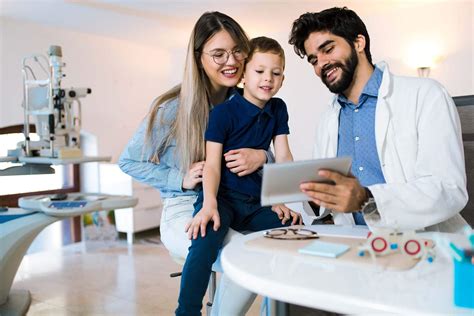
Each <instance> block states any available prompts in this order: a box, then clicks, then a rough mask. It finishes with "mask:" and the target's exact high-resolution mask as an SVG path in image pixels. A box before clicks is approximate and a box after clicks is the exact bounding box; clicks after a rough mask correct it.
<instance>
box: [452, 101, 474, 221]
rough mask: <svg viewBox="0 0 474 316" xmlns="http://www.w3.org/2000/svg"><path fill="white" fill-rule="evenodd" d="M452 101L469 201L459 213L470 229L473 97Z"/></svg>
mask: <svg viewBox="0 0 474 316" xmlns="http://www.w3.org/2000/svg"><path fill="white" fill-rule="evenodd" d="M453 99H454V103H455V104H456V107H457V110H458V113H459V118H460V119H461V129H462V139H463V143H464V158H465V161H466V175H467V192H468V194H469V201H468V202H467V205H466V207H464V209H463V210H462V211H461V215H462V217H464V219H465V220H466V221H467V222H468V224H469V225H471V227H474V95H467V96H459V97H454V98H453Z"/></svg>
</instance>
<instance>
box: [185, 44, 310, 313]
mask: <svg viewBox="0 0 474 316" xmlns="http://www.w3.org/2000/svg"><path fill="white" fill-rule="evenodd" d="M284 67H285V55H284V51H283V49H282V48H281V46H280V45H279V44H278V42H276V41H275V40H273V39H270V38H267V37H258V38H255V39H252V40H251V41H250V53H249V56H248V58H247V61H246V64H245V69H244V75H243V79H242V82H243V84H244V93H243V96H241V95H240V94H238V93H236V94H235V95H234V96H233V97H232V98H231V99H230V100H228V101H226V102H224V103H222V104H220V105H218V106H216V107H215V108H214V109H213V110H212V111H211V113H210V117H209V124H208V127H207V130H206V133H205V139H206V163H205V166H204V171H203V191H201V192H200V194H199V197H198V199H197V201H196V203H195V204H194V207H195V212H194V218H193V221H192V222H191V223H190V224H188V226H187V227H186V230H187V232H188V235H189V237H190V238H192V239H193V240H192V243H191V247H190V248H189V253H188V256H187V258H186V263H185V265H184V268H183V275H182V278H181V289H180V295H179V300H178V303H179V307H178V309H177V311H176V313H177V315H180V314H188V315H191V314H192V315H194V313H195V312H196V311H199V310H200V309H201V307H202V299H203V297H204V294H205V292H206V287H207V283H208V281H209V277H210V274H211V267H212V264H213V263H214V261H215V260H216V258H217V255H218V252H219V249H220V248H221V247H222V245H223V242H224V237H225V235H226V234H227V232H228V230H229V227H232V228H233V229H235V230H237V231H259V230H265V229H270V228H275V227H282V226H288V225H290V224H296V223H297V222H298V223H301V217H300V216H299V214H297V213H295V212H292V211H290V210H289V209H287V208H286V207H285V206H284V205H275V206H273V207H272V208H270V207H262V206H261V205H260V191H261V184H262V178H261V174H260V173H259V172H254V173H252V174H249V175H246V176H241V177H240V176H238V174H236V173H233V172H232V171H230V170H229V168H226V167H225V160H223V153H224V152H228V151H229V150H232V149H236V148H254V149H268V148H269V146H270V143H271V141H272V140H273V146H274V149H275V160H276V162H277V163H278V162H284V161H292V160H293V156H292V155H291V152H290V148H289V145H288V138H287V135H288V134H289V128H288V112H287V109H286V105H285V103H284V102H283V100H281V99H278V98H273V96H274V95H275V94H276V93H277V92H278V90H279V89H280V88H281V85H282V83H283V78H284V76H283V70H284ZM275 213H276V214H275ZM290 217H292V219H293V220H292V221H291V223H290V221H288V220H289V219H290ZM209 221H212V222H213V225H212V227H211V225H208V223H209ZM199 232H200V234H199Z"/></svg>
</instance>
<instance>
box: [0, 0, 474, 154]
mask: <svg viewBox="0 0 474 316" xmlns="http://www.w3.org/2000/svg"><path fill="white" fill-rule="evenodd" d="M341 4H344V2H341V1H330V2H327V1H326V2H313V1H311V3H308V2H295V3H291V4H282V3H268V2H265V3H257V4H249V3H246V4H245V11H244V10H243V8H242V7H241V6H237V5H234V6H230V5H228V7H226V4H225V3H223V4H222V3H220V4H216V6H215V7H212V6H211V5H209V4H207V5H206V6H205V7H204V5H203V9H202V10H199V12H196V14H195V16H196V17H197V16H199V14H200V13H201V12H203V11H205V10H210V9H213V10H221V11H223V12H225V13H227V14H229V15H231V16H232V17H234V18H235V19H236V20H237V21H239V22H240V23H241V24H242V26H243V27H244V29H246V30H247V32H248V33H249V35H250V36H252V37H253V36H259V35H266V36H270V37H274V38H275V39H277V40H278V41H279V42H280V43H281V44H282V46H283V47H284V49H285V52H286V56H287V64H286V79H285V82H284V84H283V88H282V89H281V92H280V94H279V95H280V97H282V98H283V99H284V100H285V101H286V102H287V104H288V108H289V112H290V129H291V133H292V134H291V135H290V144H291V147H292V150H293V153H294V156H295V158H296V159H306V158H309V157H310V156H311V149H312V139H313V135H314V128H315V125H316V122H317V120H318V116H319V114H320V113H321V112H322V111H323V109H324V108H325V106H326V104H327V101H328V100H329V98H330V93H329V92H328V90H327V89H326V87H325V86H324V85H323V84H322V83H321V82H320V80H319V79H318V78H317V77H316V76H315V75H314V73H313V70H312V69H311V67H310V65H309V64H308V63H307V62H306V61H305V60H301V59H300V58H299V57H297V56H296V55H295V53H294V52H293V48H292V47H291V46H290V45H288V44H287V41H288V34H289V31H290V28H291V23H292V22H293V20H294V19H296V18H297V17H298V16H299V15H300V14H302V13H304V12H307V11H318V10H322V9H324V8H327V7H329V6H333V5H341ZM348 6H349V7H350V8H351V9H354V10H355V11H356V12H358V13H359V15H360V16H361V17H362V19H363V20H364V22H365V23H366V25H367V28H368V31H369V34H370V35H371V41H372V45H371V47H372V49H371V50H372V56H373V59H374V61H375V62H377V61H380V60H385V61H387V62H389V64H390V68H391V70H392V71H393V72H394V73H396V74H400V75H411V76H416V70H415V69H414V68H412V67H410V66H409V65H408V64H407V62H406V59H409V58H408V57H409V56H411V55H413V53H411V52H410V51H409V48H410V47H411V46H412V45H413V44H414V43H415V44H417V43H420V42H421V41H422V40H420V39H423V40H428V41H431V42H432V43H434V44H433V45H434V46H436V45H437V46H438V50H439V56H438V57H439V60H438V63H437V64H436V65H435V66H434V68H433V69H432V70H431V76H430V77H431V78H434V79H436V80H438V81H440V82H441V83H442V84H443V85H445V86H446V88H447V89H448V91H449V92H450V93H451V94H452V95H465V94H473V93H474V57H473V56H474V52H473V34H474V33H473V28H474V22H473V6H474V2H473V1H434V0H432V1H427V0H422V1H411V2H405V1H388V0H386V1H352V2H350V4H348ZM249 12H251V13H249ZM193 20H195V18H194V19H193ZM0 23H1V24H0V26H1V32H0V36H2V37H3V39H2V40H1V44H2V49H1V50H0V58H1V73H0V89H1V90H0V94H1V96H0V102H1V103H0V126H4V125H10V124H18V123H21V122H22V115H21V109H20V107H19V104H20V101H21V76H20V62H21V58H22V57H23V56H26V55H28V54H30V53H32V52H44V51H46V50H47V49H48V46H49V45H50V44H59V45H62V46H63V55H64V58H63V59H64V61H65V62H66V63H67V67H66V68H65V72H66V74H67V75H68V78H67V80H65V81H64V87H67V86H69V85H75V86H90V87H91V88H92V90H93V93H92V95H90V96H88V97H87V98H86V99H84V101H83V109H84V128H85V129H86V130H87V131H88V132H91V133H94V134H96V135H97V136H98V139H99V145H100V150H99V154H101V155H106V154H107V155H109V154H110V155H113V157H114V160H116V159H117V158H118V155H119V154H120V151H121V149H122V148H123V146H124V145H125V143H126V142H127V140H128V138H129V137H130V136H131V134H132V133H133V131H134V129H135V128H136V126H137V125H138V123H139V121H140V120H141V118H142V117H143V115H144V114H145V113H146V111H147V109H148V106H149V104H150V102H151V100H152V99H153V98H154V97H155V96H157V95H158V94H160V93H162V92H164V91H165V90H166V89H168V88H169V87H171V86H172V85H174V84H176V83H177V82H178V81H179V78H180V76H181V74H182V71H183V63H184V56H185V50H186V47H185V43H186V42H187V38H186V37H187V35H186V36H185V35H183V34H184V33H183V30H182V28H180V29H177V30H176V34H173V33H170V32H169V31H167V33H166V37H167V38H173V41H174V42H177V43H181V44H178V45H177V46H176V47H173V48H168V49H167V50H166V51H163V50H160V48H159V46H157V45H154V46H149V45H147V44H143V42H142V43H138V42H132V41H130V40H127V41H126V40H118V39H114V38H111V37H103V36H102V37H101V36H98V35H91V34H87V33H78V32H74V31H71V30H67V29H64V28H53V27H45V26H41V25H38V24H32V23H26V22H22V21H17V20H12V19H5V18H3V19H0ZM185 26H186V27H187V25H185ZM189 32H190V29H189ZM157 34H160V30H159V29H157ZM161 35H162V36H163V34H161ZM176 38H177V39H178V40H176ZM150 42H151V41H150ZM154 42H155V43H156V40H155V41H154ZM430 45H431V44H430ZM435 48H436V47H435ZM2 91H3V92H2Z"/></svg>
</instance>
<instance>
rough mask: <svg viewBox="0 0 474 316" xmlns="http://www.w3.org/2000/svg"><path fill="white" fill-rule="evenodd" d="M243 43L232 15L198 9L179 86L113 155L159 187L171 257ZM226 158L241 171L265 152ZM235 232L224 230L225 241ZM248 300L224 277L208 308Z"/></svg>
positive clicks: (228, 309) (233, 306)
mask: <svg viewBox="0 0 474 316" xmlns="http://www.w3.org/2000/svg"><path fill="white" fill-rule="evenodd" d="M223 30H224V31H225V32H222V31H223ZM248 49H249V42H248V37H247V35H246V34H245V32H244V31H243V29H242V28H241V27H240V25H239V24H238V23H237V22H236V21H234V20H233V19H232V18H230V17H229V16H227V15H225V14H222V13H219V12H207V13H204V14H203V15H202V16H201V17H200V18H199V20H198V21H197V22H196V24H195V26H194V29H193V31H192V33H191V37H190V40H189V44H188V52H187V58H186V65H185V71H184V76H183V81H182V83H181V85H178V86H176V87H174V88H172V89H171V90H169V91H167V92H166V93H164V94H163V95H161V96H160V97H158V98H157V99H156V100H155V101H154V102H153V105H152V107H151V109H150V112H149V114H148V118H147V120H145V121H144V122H143V123H142V124H141V126H140V127H139V129H138V131H137V132H136V133H135V135H134V136H133V138H132V139H131V141H130V142H129V144H128V145H127V147H126V148H125V150H124V152H123V153H122V155H121V157H120V159H119V166H120V168H121V169H122V171H124V172H125V173H127V174H129V175H130V176H132V177H133V178H135V179H136V180H138V181H140V182H144V183H146V184H148V185H151V186H153V187H155V188H156V189H158V190H159V191H160V193H161V197H162V198H163V213H162V216H161V224H160V233H161V240H162V242H163V244H164V245H165V246H166V248H167V249H168V250H169V251H170V253H171V254H172V255H177V256H180V257H183V258H185V257H186V255H187V251H188V248H189V246H190V240H189V239H188V237H187V234H186V233H185V225H186V224H187V223H188V222H189V220H191V219H192V213H193V211H194V207H193V203H194V202H195V200H196V198H197V194H196V192H195V191H194V189H195V188H196V186H197V185H199V183H200V182H201V181H202V178H201V177H202V170H203V166H204V159H205V143H204V131H205V130H206V125H207V120H208V115H209V110H210V109H211V107H212V106H213V105H214V104H216V105H217V104H219V103H222V102H224V101H225V100H226V99H227V98H229V97H231V95H232V93H233V92H234V90H233V87H235V85H237V83H238V82H239V80H240V77H241V75H242V72H243V61H244V59H245V57H246V56H247V52H248ZM225 160H226V166H227V167H228V168H230V169H231V171H232V172H234V173H238V174H239V175H240V176H242V175H246V174H249V173H252V172H254V171H255V170H256V169H258V168H259V167H261V166H262V165H263V164H264V163H265V162H266V160H267V154H266V152H265V151H263V150H253V149H245V148H244V149H238V150H232V151H229V152H228V153H226V154H225ZM285 217H286V216H285ZM236 235H240V234H239V233H237V232H235V231H231V232H229V234H228V235H227V238H226V241H228V240H229V238H230V237H231V236H236ZM224 287H225V291H224V289H223V288H224ZM221 293H225V295H224V294H222V295H221ZM254 298H255V295H254V294H252V293H249V292H248V291H246V290H244V289H242V288H240V287H239V286H237V285H235V284H233V283H232V282H231V281H230V280H228V279H227V278H226V277H225V276H223V277H222V278H221V283H220V285H219V288H218V291H217V302H220V304H218V306H214V308H213V314H220V315H241V314H245V312H246V311H247V309H248V308H249V307H250V305H251V304H252V302H253V300H254ZM224 308H225V310H224Z"/></svg>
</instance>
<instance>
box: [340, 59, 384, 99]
mask: <svg viewBox="0 0 474 316" xmlns="http://www.w3.org/2000/svg"><path fill="white" fill-rule="evenodd" d="M382 76H383V72H382V71H381V70H380V69H379V68H377V67H374V71H373V72H372V75H371V76H370V78H369V81H367V83H366V84H365V87H364V89H363V90H362V93H361V94H360V97H359V103H360V100H361V99H362V96H364V95H366V96H371V97H375V98H376V97H378V95H379V89H380V84H381V83H382ZM337 101H339V103H340V104H341V105H342V106H345V105H347V104H352V102H351V101H349V100H348V99H347V98H346V97H345V96H344V95H343V94H339V95H338V96H337Z"/></svg>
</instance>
